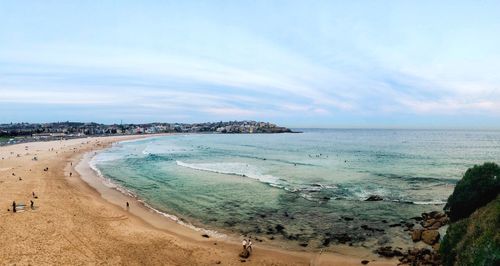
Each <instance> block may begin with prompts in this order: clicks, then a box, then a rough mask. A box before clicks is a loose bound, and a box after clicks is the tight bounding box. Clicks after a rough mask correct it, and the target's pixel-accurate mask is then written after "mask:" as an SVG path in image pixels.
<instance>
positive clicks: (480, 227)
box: [440, 197, 500, 266]
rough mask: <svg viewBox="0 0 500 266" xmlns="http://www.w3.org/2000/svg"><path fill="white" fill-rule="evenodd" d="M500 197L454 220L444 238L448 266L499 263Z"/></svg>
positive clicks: (443, 252)
mask: <svg viewBox="0 0 500 266" xmlns="http://www.w3.org/2000/svg"><path fill="white" fill-rule="evenodd" d="M499 228H500V197H497V198H496V199H494V200H493V201H491V202H490V203H488V204H487V205H486V206H484V207H482V208H480V209H478V210H477V211H475V212H474V213H473V214H472V215H471V216H470V217H468V218H465V219H462V220H460V221H458V222H455V223H452V224H451V225H450V227H449V228H448V230H447V231H446V235H445V237H444V239H443V241H442V242H441V248H440V253H441V259H442V262H443V265H446V266H462V265H464V266H465V265H484V266H489V265H491V266H493V265H500V229H499Z"/></svg>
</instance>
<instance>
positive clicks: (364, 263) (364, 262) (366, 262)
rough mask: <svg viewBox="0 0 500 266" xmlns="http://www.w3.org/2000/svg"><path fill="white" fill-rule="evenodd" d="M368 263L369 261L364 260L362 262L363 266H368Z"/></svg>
mask: <svg viewBox="0 0 500 266" xmlns="http://www.w3.org/2000/svg"><path fill="white" fill-rule="evenodd" d="M368 263H369V261H367V260H362V261H361V264H363V265H366V264H368Z"/></svg>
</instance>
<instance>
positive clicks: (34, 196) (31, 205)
mask: <svg viewBox="0 0 500 266" xmlns="http://www.w3.org/2000/svg"><path fill="white" fill-rule="evenodd" d="M31 194H32V195H33V198H35V199H38V196H36V195H35V192H31ZM19 206H21V207H22V208H24V204H21V205H19V204H17V203H16V201H12V212H14V213H15V212H17V208H18V207H19ZM30 208H31V209H32V210H34V209H35V202H34V201H33V200H30ZM7 211H10V209H7Z"/></svg>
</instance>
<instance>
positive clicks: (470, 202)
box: [444, 163, 500, 222]
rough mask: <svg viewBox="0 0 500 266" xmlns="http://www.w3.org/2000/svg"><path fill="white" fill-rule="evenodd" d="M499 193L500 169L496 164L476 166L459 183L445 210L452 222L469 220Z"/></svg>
mask: <svg viewBox="0 0 500 266" xmlns="http://www.w3.org/2000/svg"><path fill="white" fill-rule="evenodd" d="M499 191H500V167H499V166H498V165H497V164H495V163H484V164H483V165H480V166H479V165H475V166H474V167H472V168H469V169H468V170H467V171H466V172H465V174H464V176H463V178H462V179H461V180H460V181H458V183H457V185H456V186H455V190H454V191H453V193H452V194H451V196H450V197H449V198H448V202H447V204H446V206H445V207H444V209H445V211H446V212H447V213H448V216H449V217H450V220H451V221H452V222H454V221H457V220H460V219H463V218H467V217H468V216H469V215H470V214H471V213H473V212H474V211H475V210H476V209H478V208H480V207H482V206H484V205H486V204H487V203H488V202H490V201H492V200H493V199H495V198H496V196H497V195H498V194H499Z"/></svg>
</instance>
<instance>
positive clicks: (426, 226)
mask: <svg viewBox="0 0 500 266" xmlns="http://www.w3.org/2000/svg"><path fill="white" fill-rule="evenodd" d="M435 222H436V220H435V219H434V218H431V219H429V220H426V221H424V222H423V224H422V226H423V227H425V228H428V227H431V226H432V225H433V224H434V223H435Z"/></svg>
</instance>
